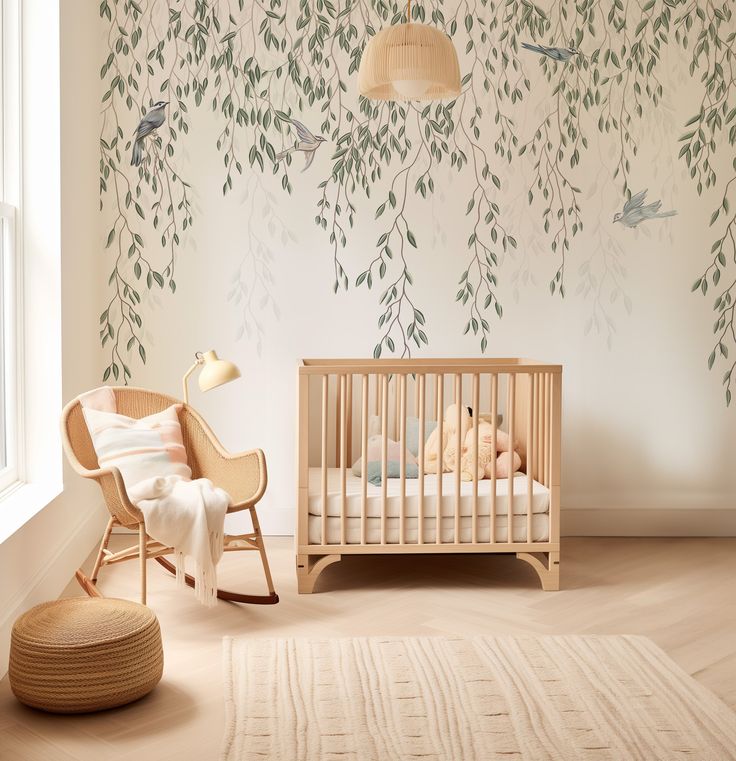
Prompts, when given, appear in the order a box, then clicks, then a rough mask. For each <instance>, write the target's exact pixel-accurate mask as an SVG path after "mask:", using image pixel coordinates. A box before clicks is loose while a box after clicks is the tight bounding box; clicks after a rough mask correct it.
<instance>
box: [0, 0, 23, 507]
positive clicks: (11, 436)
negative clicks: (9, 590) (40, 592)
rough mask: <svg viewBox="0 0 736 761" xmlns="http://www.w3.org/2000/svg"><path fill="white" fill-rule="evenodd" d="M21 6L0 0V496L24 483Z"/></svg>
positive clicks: (17, 3) (15, 1)
mask: <svg viewBox="0 0 736 761" xmlns="http://www.w3.org/2000/svg"><path fill="white" fill-rule="evenodd" d="M20 19H21V8H20V0H0V40H1V46H2V62H1V64H2V66H1V69H0V74H1V76H0V115H1V117H2V118H0V151H1V152H2V156H0V158H1V161H0V167H1V168H2V171H1V172H0V219H1V220H2V236H3V239H2V241H1V244H2V253H0V268H2V271H0V309H1V310H2V315H1V316H0V331H1V335H0V342H1V343H2V357H0V404H2V405H3V413H4V418H5V430H4V431H0V435H2V436H3V438H4V441H3V442H2V444H3V445H4V447H5V463H6V464H5V467H0V495H2V496H4V495H5V494H6V493H8V492H9V491H12V490H13V489H15V488H16V487H18V486H20V485H21V484H22V482H23V476H24V472H23V465H24V449H25V448H24V446H23V435H22V434H23V425H22V424H23V406H22V399H21V388H22V384H21V378H22V374H23V361H22V353H23V332H22V331H23V320H22V315H23V283H22V272H23V265H22V246H21V240H20V239H21V236H20V227H19V224H18V221H19V205H20V198H21V194H22V188H21V171H20V166H21V159H20V157H21V118H22V116H21V115H22V103H21V25H20Z"/></svg>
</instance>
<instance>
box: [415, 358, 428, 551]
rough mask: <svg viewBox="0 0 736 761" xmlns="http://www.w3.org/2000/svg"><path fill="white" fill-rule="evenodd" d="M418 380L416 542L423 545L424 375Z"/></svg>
mask: <svg viewBox="0 0 736 761" xmlns="http://www.w3.org/2000/svg"><path fill="white" fill-rule="evenodd" d="M417 378H418V380H419V395H418V396H419V415H418V417H419V448H418V450H417V460H418V462H417V469H418V471H419V474H418V475H419V484H418V486H419V494H418V496H419V505H418V507H417V542H418V543H419V544H424V395H425V392H426V389H425V375H424V373H422V375H418V376H417Z"/></svg>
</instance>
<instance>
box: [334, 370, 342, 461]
mask: <svg viewBox="0 0 736 761" xmlns="http://www.w3.org/2000/svg"><path fill="white" fill-rule="evenodd" d="M342 392H343V387H342V375H336V376H335V467H337V466H338V464H339V462H340V428H341V426H342V420H341V417H340V415H341V412H342Z"/></svg>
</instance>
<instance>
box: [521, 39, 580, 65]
mask: <svg viewBox="0 0 736 761" xmlns="http://www.w3.org/2000/svg"><path fill="white" fill-rule="evenodd" d="M521 47H522V48H524V49H526V50H531V51H532V52H533V53H539V54H540V55H545V56H547V58H551V59H552V60H553V61H559V62H560V63H567V62H568V61H569V60H570V59H571V58H572V57H573V56H575V55H581V53H580V51H579V50H578V49H577V48H550V47H547V46H546V45H532V44H531V43H529V42H522V43H521Z"/></svg>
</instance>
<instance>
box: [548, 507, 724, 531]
mask: <svg viewBox="0 0 736 761" xmlns="http://www.w3.org/2000/svg"><path fill="white" fill-rule="evenodd" d="M560 524H561V525H560V529H561V533H562V536H736V509H734V508H725V507H702V508H682V507H670V508H668V507H661V508H631V507H602V508H563V509H562V515H561V518H560Z"/></svg>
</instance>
